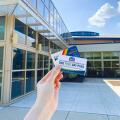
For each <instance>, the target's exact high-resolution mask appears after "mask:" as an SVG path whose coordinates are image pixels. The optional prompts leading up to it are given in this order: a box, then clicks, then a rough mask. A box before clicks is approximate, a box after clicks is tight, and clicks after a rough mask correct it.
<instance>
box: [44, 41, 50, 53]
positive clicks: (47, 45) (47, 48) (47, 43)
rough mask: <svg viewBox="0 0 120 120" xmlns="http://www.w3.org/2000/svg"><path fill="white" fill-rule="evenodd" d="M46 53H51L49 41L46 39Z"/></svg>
mask: <svg viewBox="0 0 120 120" xmlns="http://www.w3.org/2000/svg"><path fill="white" fill-rule="evenodd" d="M44 50H45V51H49V40H48V39H45V49H44Z"/></svg>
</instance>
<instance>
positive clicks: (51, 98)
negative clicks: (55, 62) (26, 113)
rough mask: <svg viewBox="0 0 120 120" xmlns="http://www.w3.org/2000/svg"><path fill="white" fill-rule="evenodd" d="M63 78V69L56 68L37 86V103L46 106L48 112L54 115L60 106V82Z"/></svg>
mask: <svg viewBox="0 0 120 120" xmlns="http://www.w3.org/2000/svg"><path fill="white" fill-rule="evenodd" d="M62 78H63V75H62V73H61V67H60V66H57V67H54V68H53V69H52V70H51V71H50V72H48V74H47V75H46V76H45V77H43V79H42V80H40V81H39V82H38V84H37V100H36V103H39V104H41V101H42V105H43V106H46V109H47V110H46V112H51V114H53V113H54V112H55V110H56V108H57V105H58V96H59V89H60V82H59V81H60V80H61V79H62Z"/></svg>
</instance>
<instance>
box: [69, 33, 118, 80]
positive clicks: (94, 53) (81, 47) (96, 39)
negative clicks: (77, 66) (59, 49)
mask: <svg viewBox="0 0 120 120" xmlns="http://www.w3.org/2000/svg"><path fill="white" fill-rule="evenodd" d="M71 34H72V38H70V37H69V38H68V43H69V45H76V46H77V48H78V51H79V52H80V57H81V58H87V60H88V63H87V77H95V78H98V77H100V78H119V77H120V36H106V37H105V36H100V35H99V33H95V32H71Z"/></svg>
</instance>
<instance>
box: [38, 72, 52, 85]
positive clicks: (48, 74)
mask: <svg viewBox="0 0 120 120" xmlns="http://www.w3.org/2000/svg"><path fill="white" fill-rule="evenodd" d="M51 72H52V70H50V71H49V72H48V73H47V74H46V75H45V76H44V77H43V78H42V79H41V80H40V81H39V82H38V84H40V83H44V82H45V81H47V80H48V78H49V76H50V74H51Z"/></svg>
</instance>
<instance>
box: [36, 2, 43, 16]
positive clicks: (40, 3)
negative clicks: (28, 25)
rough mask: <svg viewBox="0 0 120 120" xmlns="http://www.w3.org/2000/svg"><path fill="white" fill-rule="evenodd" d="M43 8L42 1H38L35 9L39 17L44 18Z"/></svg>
mask: <svg viewBox="0 0 120 120" xmlns="http://www.w3.org/2000/svg"><path fill="white" fill-rule="evenodd" d="M44 8H45V5H44V3H43V1H42V0H38V3H37V9H38V11H39V13H40V14H41V16H44Z"/></svg>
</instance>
